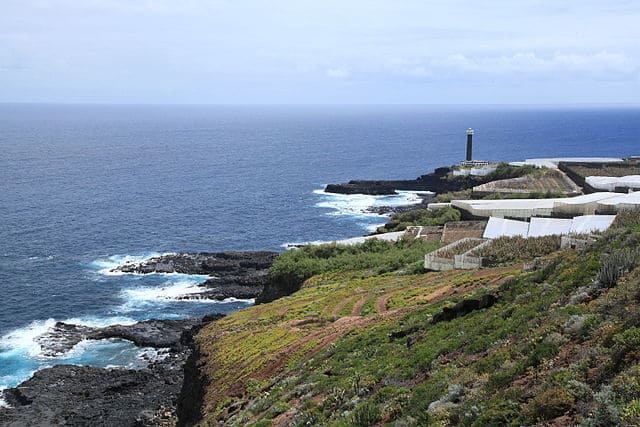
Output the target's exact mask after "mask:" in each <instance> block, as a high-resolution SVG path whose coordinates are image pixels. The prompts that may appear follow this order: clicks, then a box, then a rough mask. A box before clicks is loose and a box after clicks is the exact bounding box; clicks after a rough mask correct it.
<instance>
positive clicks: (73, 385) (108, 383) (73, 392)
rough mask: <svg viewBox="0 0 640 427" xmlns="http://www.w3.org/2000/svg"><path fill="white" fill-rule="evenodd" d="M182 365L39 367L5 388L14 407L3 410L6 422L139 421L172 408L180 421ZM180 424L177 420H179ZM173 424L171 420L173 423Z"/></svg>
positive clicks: (147, 421)
mask: <svg viewBox="0 0 640 427" xmlns="http://www.w3.org/2000/svg"><path fill="white" fill-rule="evenodd" d="M182 378H183V373H182V370H181V369H177V368H176V369H166V368H154V369H149V370H129V369H102V368H92V367H86V366H72V365H58V366H55V367H53V368H48V369H43V370H41V371H38V372H36V373H35V374H34V375H33V377H32V378H31V379H29V380H27V381H25V382H23V383H22V384H20V386H18V387H16V388H14V389H9V390H6V391H5V398H6V400H7V401H8V403H9V404H11V405H12V406H13V407H12V408H10V409H5V410H3V411H2V412H0V424H1V425H3V426H51V425H73V426H136V425H154V424H155V425H158V424H161V423H158V422H155V423H154V422H152V420H153V419H154V418H157V417H158V411H161V410H162V408H163V407H164V408H169V409H167V410H166V412H167V414H166V418H167V421H168V422H169V423H170V422H171V421H170V420H171V418H173V419H174V420H175V414H174V410H172V409H170V408H171V407H172V406H173V405H174V404H175V399H176V396H177V395H178V393H179V392H180V388H181V386H182ZM173 423H175V421H173ZM169 425H170V424H169Z"/></svg>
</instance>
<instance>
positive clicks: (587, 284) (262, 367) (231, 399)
mask: <svg viewBox="0 0 640 427" xmlns="http://www.w3.org/2000/svg"><path fill="white" fill-rule="evenodd" d="M629 222H630V223H632V224H633V221H625V224H626V223H629ZM639 234H640V233H639V232H637V231H634V230H633V225H631V227H627V226H618V227H614V229H612V230H610V231H608V232H607V233H604V234H603V235H602V236H601V237H600V239H599V240H598V241H597V242H596V243H595V244H594V245H593V246H591V247H589V248H587V249H585V250H582V251H580V252H578V251H574V250H567V251H557V252H553V251H552V252H551V253H547V255H545V257H546V259H547V260H548V261H549V263H548V264H547V266H546V267H545V268H542V269H539V270H536V271H532V272H522V271H520V270H518V269H514V268H513V267H502V268H491V269H483V270H479V271H476V272H468V271H455V270H453V271H448V272H436V273H427V274H417V275H404V276H398V275H395V274H392V273H384V274H372V273H371V270H366V271H362V270H360V271H346V270H344V271H337V270H332V271H329V272H326V273H322V274H320V275H316V276H313V277H311V278H309V279H308V280H306V282H305V283H304V285H303V286H302V288H301V289H300V291H298V292H296V293H295V294H293V295H290V296H288V297H285V298H282V299H280V300H277V301H274V302H272V303H269V304H264V305H259V306H254V307H251V308H249V309H246V310H242V311H239V312H236V313H233V314H231V315H229V316H228V317H226V318H224V319H222V320H220V321H218V322H215V323H212V324H210V325H209V326H207V327H206V328H204V329H203V330H202V331H201V332H200V333H199V334H198V335H197V337H196V342H197V343H198V345H199V348H200V350H201V353H202V354H204V355H205V356H204V357H203V358H202V359H201V360H200V363H201V364H202V372H203V373H204V374H205V375H206V379H207V380H208V384H209V386H208V387H207V389H206V395H205V400H204V403H205V406H204V410H205V412H204V414H203V416H204V420H203V423H205V424H211V425H213V424H224V425H281V426H285V425H287V426H288V425H330V426H354V425H372V424H373V425H405V426H423V425H462V426H485V425H545V424H548V423H551V424H554V425H594V426H595V425H637V423H638V421H640V403H639V402H640V305H638V304H637V301H639V300H640V290H639V288H638V283H640V269H638V268H633V267H630V270H628V269H625V271H626V272H624V273H622V274H621V275H620V276H619V277H616V280H615V282H614V283H612V284H611V285H610V286H608V287H597V286H594V282H595V279H596V277H597V276H598V273H599V271H600V270H601V268H602V267H603V260H606V259H607V256H608V254H610V253H612V252H613V251H627V250H633V249H634V248H635V247H636V246H637V245H638V242H639V241H640V235H639ZM520 243H522V242H520ZM520 243H517V244H520ZM538 243H540V242H538ZM540 246H542V245H540ZM517 247H518V248H520V247H519V246H517ZM513 248H514V249H513V250H514V251H515V250H516V249H515V248H516V246H514V247H513ZM537 251H538V249H535V250H531V251H530V252H529V254H531V256H533V254H535V253H538V252H537ZM498 253H504V252H503V251H502V250H501V251H500V252H498ZM487 292H491V293H492V294H494V295H497V296H498V301H497V303H496V304H495V305H493V306H492V307H491V308H488V309H483V310H476V311H473V312H471V313H469V314H467V315H466V316H463V317H458V318H455V319H453V320H452V321H450V322H439V323H436V324H432V323H431V322H430V320H431V318H432V316H433V315H434V314H435V313H437V312H440V311H441V310H442V309H443V307H446V306H451V305H453V304H455V303H456V302H459V301H461V300H462V299H469V298H478V297H480V296H481V295H483V294H485V293H487ZM582 294H585V295H586V297H585V298H576V296H577V295H582Z"/></svg>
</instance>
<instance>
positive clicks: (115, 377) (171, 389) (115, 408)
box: [0, 315, 223, 426]
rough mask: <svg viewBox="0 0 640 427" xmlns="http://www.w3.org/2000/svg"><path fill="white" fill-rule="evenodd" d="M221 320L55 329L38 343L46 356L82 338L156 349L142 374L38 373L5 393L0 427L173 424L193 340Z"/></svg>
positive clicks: (66, 369)
mask: <svg viewBox="0 0 640 427" xmlns="http://www.w3.org/2000/svg"><path fill="white" fill-rule="evenodd" d="M221 317H223V315H213V316H207V317H204V318H201V319H184V320H149V321H143V322H139V323H135V324H133V325H113V326H108V327H105V328H91V327H86V326H78V325H71V324H66V323H62V322H59V323H57V324H56V325H55V327H54V328H53V330H51V331H50V332H49V333H48V334H46V335H44V336H42V337H39V339H38V342H39V344H40V345H41V347H42V351H43V354H44V355H46V356H53V355H56V354H61V353H65V352H66V351H69V350H71V349H72V348H73V346H74V345H75V344H77V343H78V342H80V341H82V340H85V339H119V340H128V341H132V342H133V343H134V344H135V345H136V346H138V347H141V348H150V347H151V348H156V349H158V351H157V352H155V354H154V355H153V356H149V357H148V360H147V362H148V365H147V367H145V368H144V369H123V368H95V367H89V366H76V365H57V366H54V367H52V368H47V369H42V370H40V371H38V372H36V373H35V374H34V375H33V376H32V377H31V378H30V379H28V380H27V381H24V382H22V383H21V384H20V385H18V386H17V387H15V388H10V389H7V390H5V391H4V393H3V395H4V400H5V401H6V402H7V403H8V404H9V405H10V407H9V408H3V409H2V410H0V424H2V425H3V426H4V425H6V426H25V425H29V426H48V425H92V426H112V425H122V426H165V425H167V426H168V425H176V423H177V422H178V418H177V402H178V400H179V398H180V393H181V392H182V387H183V383H184V376H185V374H184V372H185V371H184V366H185V363H186V362H187V360H188V358H189V356H190V355H191V353H192V352H193V335H194V334H195V333H196V332H197V331H198V330H200V328H202V327H203V326H204V325H206V324H208V323H209V322H212V321H214V320H217V319H219V318H221Z"/></svg>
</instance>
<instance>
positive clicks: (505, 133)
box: [0, 105, 640, 388]
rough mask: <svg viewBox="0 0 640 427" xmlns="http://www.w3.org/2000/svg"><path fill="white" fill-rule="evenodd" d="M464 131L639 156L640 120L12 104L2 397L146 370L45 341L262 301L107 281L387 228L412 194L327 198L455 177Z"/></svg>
mask: <svg viewBox="0 0 640 427" xmlns="http://www.w3.org/2000/svg"><path fill="white" fill-rule="evenodd" d="M468 127H473V128H475V129H476V135H475V153H476V155H475V157H476V158H481V159H487V160H521V159H524V158H527V157H557V156H627V155H634V154H640V153H639V152H638V151H639V150H638V135H639V134H640V109H633V108H569V107H563V108H560V107H535V108H534V107H475V106H468V107H465V106H460V107H435V106H428V107H426V106H373V107H363V106H349V107H346V106H345V107H338V106H322V107H321V106H317V107H313V106H309V107H299V106H296V107H288V106H281V107H280V106H279V107H267V106H256V107H243V106H233V107H226V106H225V107H222V106H219V107H218V106H216V107H213V106H95V105H0V150H1V151H0V292H1V293H0V388H2V387H7V386H13V385H16V384H17V383H19V382H20V381H22V380H24V379H26V378H28V376H29V375H30V374H31V372H33V371H34V370H36V369H40V368H42V367H44V366H50V365H52V364H55V363H78V364H90V365H95V366H111V365H120V366H135V363H136V360H139V359H140V355H141V354H140V353H141V352H142V351H143V350H140V349H136V348H134V347H133V346H131V345H128V344H127V343H123V342H88V343H83V345H82V346H79V347H77V348H75V349H74V350H73V351H72V352H71V353H70V354H67V355H64V356H62V357H60V358H58V359H50V358H46V357H43V356H42V355H41V354H40V353H39V349H38V345H37V343H36V342H35V341H34V338H35V337H36V336H37V335H38V334H41V333H43V332H44V331H46V330H47V328H49V327H51V326H52V324H53V323H54V322H55V321H56V320H67V321H71V322H74V323H83V324H90V325H106V324H112V323H122V322H134V321H136V320H141V319H148V318H180V317H185V316H191V315H203V314H207V313H211V312H216V311H217V312H230V311H234V310H237V309H240V308H243V307H245V306H247V305H248V304H250V302H247V301H228V302H222V303H213V302H194V301H181V300H177V299H176V298H175V296H176V295H180V294H184V293H190V292H197V286H196V285H197V283H199V282H200V281H201V280H203V279H202V278H200V277H196V276H185V275H149V276H136V275H111V274H107V272H108V270H109V269H110V268H112V267H114V266H116V265H118V264H119V263H121V262H123V261H125V260H132V259H142V258H144V257H148V256H151V255H153V254H159V253H165V252H181V251H222V250H252V249H270V250H281V249H282V245H283V244H284V243H286V242H305V241H316V240H330V239H336V238H344V237H352V236H357V235H361V234H363V233H365V232H366V231H367V229H368V228H371V227H372V226H374V225H375V224H380V223H383V222H384V219H383V218H381V217H379V216H376V215H367V214H364V213H363V210H364V209H366V207H368V206H372V205H375V204H378V205H386V204H392V203H396V204H397V203H404V202H407V201H411V200H412V195H411V194H404V195H400V196H397V197H385V198H375V197H370V196H335V195H328V194H323V193H322V192H321V191H318V190H320V189H322V188H323V186H324V185H325V184H327V183H330V182H344V181H347V180H350V179H354V178H361V179H374V178H381V179H391V178H398V179H402V178H415V177H417V176H419V175H420V174H423V173H427V172H430V171H432V170H433V168H435V167H437V166H441V165H448V164H453V163H456V162H458V161H459V160H460V159H462V158H463V156H464V150H465V138H466V137H465V129H467V128H468Z"/></svg>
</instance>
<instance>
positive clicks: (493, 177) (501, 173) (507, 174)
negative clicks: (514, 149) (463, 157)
mask: <svg viewBox="0 0 640 427" xmlns="http://www.w3.org/2000/svg"><path fill="white" fill-rule="evenodd" d="M547 171H548V169H547V168H538V167H536V166H533V165H524V166H512V165H510V164H509V163H506V162H501V163H498V165H497V166H496V170H494V171H493V172H491V173H489V174H487V175H484V176H482V177H480V179H481V180H482V182H483V183H484V182H491V181H498V180H501V179H511V178H519V177H521V176H525V175H536V176H541V175H544V174H545V173H546V172H547ZM469 178H470V177H469V176H468V175H453V174H450V175H448V176H447V179H448V180H450V181H463V180H468V179H469Z"/></svg>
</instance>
